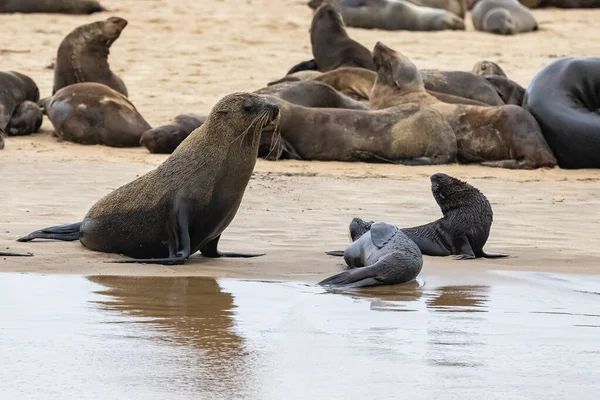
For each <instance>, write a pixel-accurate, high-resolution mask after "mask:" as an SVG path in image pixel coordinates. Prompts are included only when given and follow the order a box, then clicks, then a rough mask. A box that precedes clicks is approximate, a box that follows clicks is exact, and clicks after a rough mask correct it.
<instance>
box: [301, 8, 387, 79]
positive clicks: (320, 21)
mask: <svg viewBox="0 0 600 400" xmlns="http://www.w3.org/2000/svg"><path fill="white" fill-rule="evenodd" d="M310 43H311V45H312V53H313V56H314V62H315V63H316V65H317V68H318V69H319V71H322V72H325V71H330V70H332V69H336V68H340V67H359V68H366V69H371V70H373V71H374V70H375V65H373V57H372V56H371V52H370V51H369V50H368V49H367V48H366V47H364V46H363V45H361V44H360V43H358V42H356V41H355V40H352V39H351V38H350V36H348V33H347V32H346V28H345V27H344V21H343V20H342V14H341V10H340V8H339V6H338V5H337V2H336V1H335V0H325V1H323V4H321V5H320V6H319V8H317V11H315V14H314V15H313V19H312V24H311V26H310Z"/></svg>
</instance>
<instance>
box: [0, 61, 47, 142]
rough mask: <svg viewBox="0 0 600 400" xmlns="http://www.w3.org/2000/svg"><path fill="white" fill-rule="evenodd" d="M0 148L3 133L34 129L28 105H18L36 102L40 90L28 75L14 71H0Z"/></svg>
mask: <svg viewBox="0 0 600 400" xmlns="http://www.w3.org/2000/svg"><path fill="white" fill-rule="evenodd" d="M0 88H2V90H0V149H3V148H4V135H5V134H9V133H11V128H12V132H13V133H15V134H19V133H21V134H27V133H33V132H27V131H28V130H33V131H36V130H34V128H35V125H36V123H35V122H36V121H31V120H30V118H33V119H34V118H35V117H34V116H32V114H31V113H30V112H29V111H28V110H29V107H30V105H28V104H26V105H24V106H23V107H21V108H19V106H20V105H21V104H22V103H23V102H25V101H31V102H37V101H38V100H39V99H40V91H39V89H38V87H37V85H36V84H35V82H34V81H33V79H31V78H30V77H28V76H27V75H23V74H20V73H18V72H14V71H0ZM13 118H15V120H14V121H13V125H12V126H11V125H10V123H11V120H12V119H13Z"/></svg>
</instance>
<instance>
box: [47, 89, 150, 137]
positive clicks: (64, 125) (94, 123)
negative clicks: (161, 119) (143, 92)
mask: <svg viewBox="0 0 600 400" xmlns="http://www.w3.org/2000/svg"><path fill="white" fill-rule="evenodd" d="M42 104H43V106H44V109H45V111H46V114H48V118H50V121H51V122H52V125H53V126H54V129H55V133H56V136H58V137H59V138H61V139H63V140H68V141H71V142H74V143H80V144H103V145H106V146H113V147H133V146H139V145H140V138H141V136H142V134H143V133H144V132H146V131H147V130H149V129H151V127H150V125H148V123H147V122H146V121H145V120H144V118H143V117H142V116H141V115H140V113H139V112H138V111H137V109H136V108H135V106H134V105H133V104H132V103H131V102H130V101H129V100H128V99H127V97H125V96H123V95H122V94H121V93H119V92H117V91H116V90H113V89H111V88H109V87H108V86H105V85H102V84H100V83H92V82H86V83H76V84H74V85H69V86H67V87H64V88H62V89H60V90H59V91H58V92H56V94H55V95H54V96H52V97H49V98H47V99H44V100H43V101H42Z"/></svg>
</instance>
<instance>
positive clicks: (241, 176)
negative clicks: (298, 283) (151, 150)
mask: <svg viewBox="0 0 600 400" xmlns="http://www.w3.org/2000/svg"><path fill="white" fill-rule="evenodd" d="M278 115H279V108H278V107H277V106H276V105H274V104H272V103H270V102H268V101H267V100H266V99H265V98H264V97H262V96H258V95H256V94H250V93H234V94H231V95H228V96H226V97H224V98H223V99H221V100H220V101H219V102H218V103H217V104H216V105H215V106H214V108H213V109H212V111H211V113H210V115H209V116H208V118H207V120H206V122H205V123H204V124H203V125H202V126H201V127H200V128H198V129H197V130H195V131H194V132H193V133H192V134H191V135H190V136H188V137H187V139H186V140H185V141H183V143H182V144H181V145H180V146H179V147H178V148H177V150H175V152H173V154H172V155H171V156H169V158H167V160H165V162H163V163H162V164H161V165H160V166H159V167H158V168H156V169H154V170H152V171H150V172H148V173H147V174H145V175H143V176H141V177H139V178H137V179H136V180H134V181H132V182H130V183H128V184H126V185H125V186H122V187H120V188H119V189H117V190H115V191H114V192H112V193H110V194H109V195H107V196H106V197H104V198H103V199H101V200H100V201H98V202H97V203H96V204H95V205H94V206H93V207H92V208H91V209H90V211H89V212H88V213H87V215H86V216H85V218H84V220H83V222H79V223H76V224H71V225H63V226H58V227H52V228H46V229H42V230H40V231H36V232H33V233H31V234H30V235H28V236H26V237H23V238H21V239H19V241H21V242H24V241H30V240H33V239H35V238H45V239H58V240H67V241H72V240H77V239H79V241H80V242H81V243H82V244H83V245H84V246H85V247H87V248H88V249H91V250H95V251H101V252H106V253H119V254H124V255H126V256H129V257H133V258H136V259H135V260H125V261H124V262H142V263H153V264H182V263H184V262H185V261H186V260H187V259H188V257H189V256H190V255H191V254H194V253H195V252H197V251H198V250H199V251H201V252H202V254H203V255H204V256H206V257H222V256H231V257H236V256H237V257H251V256H255V255H253V254H238V253H226V252H221V251H219V250H217V245H218V243H219V238H220V237H221V233H222V232H223V231H224V230H225V228H227V226H228V225H229V224H230V223H231V221H232V220H233V218H234V217H235V214H236V212H237V210H238V207H239V206H240V203H241V201H242V197H243V195H244V191H245V190H246V186H247V185H248V181H249V180H250V176H251V175H252V171H253V169H254V165H255V164H256V156H257V153H258V145H259V141H260V134H261V131H262V129H263V128H264V127H265V126H266V125H268V124H270V123H273V122H274V121H275V120H276V119H277V117H278Z"/></svg>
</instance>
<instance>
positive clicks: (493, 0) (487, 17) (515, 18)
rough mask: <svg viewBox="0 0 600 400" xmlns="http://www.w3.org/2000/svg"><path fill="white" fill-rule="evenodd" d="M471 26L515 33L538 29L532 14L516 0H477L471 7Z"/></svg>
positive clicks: (493, 31) (491, 30)
mask: <svg viewBox="0 0 600 400" xmlns="http://www.w3.org/2000/svg"><path fill="white" fill-rule="evenodd" d="M472 19H473V26H474V27H475V29H477V30H478V31H484V32H489V33H495V34H498V35H515V34H517V33H522V32H532V31H536V30H537V29H538V24H537V21H536V20H535V18H534V17H533V14H532V13H531V11H529V9H528V8H527V7H525V6H524V5H522V4H521V3H519V2H518V0H479V1H478V2H477V3H476V4H475V7H473V14H472Z"/></svg>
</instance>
